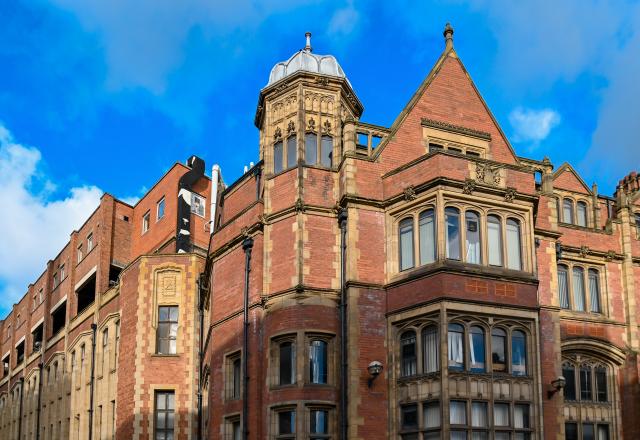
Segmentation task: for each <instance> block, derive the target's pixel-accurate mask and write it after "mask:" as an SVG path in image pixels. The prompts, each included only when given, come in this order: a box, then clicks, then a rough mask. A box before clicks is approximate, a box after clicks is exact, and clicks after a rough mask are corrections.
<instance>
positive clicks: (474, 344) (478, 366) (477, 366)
mask: <svg viewBox="0 0 640 440" xmlns="http://www.w3.org/2000/svg"><path fill="white" fill-rule="evenodd" d="M469 345H470V349H469V354H470V355H471V371H475V372H483V371H485V368H484V362H485V361H484V360H485V348H484V330H482V328H480V327H471V331H470V332H469Z"/></svg>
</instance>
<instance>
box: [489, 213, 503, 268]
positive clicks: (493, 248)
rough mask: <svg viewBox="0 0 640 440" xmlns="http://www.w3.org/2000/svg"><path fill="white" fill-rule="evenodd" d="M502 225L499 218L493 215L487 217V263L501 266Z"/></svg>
mask: <svg viewBox="0 0 640 440" xmlns="http://www.w3.org/2000/svg"><path fill="white" fill-rule="evenodd" d="M501 229H502V227H501V226H500V218H499V217H496V216H495V215H490V216H488V217H487V236H488V237H487V239H488V242H487V245H488V250H489V264H490V265H492V266H502V230H501Z"/></svg>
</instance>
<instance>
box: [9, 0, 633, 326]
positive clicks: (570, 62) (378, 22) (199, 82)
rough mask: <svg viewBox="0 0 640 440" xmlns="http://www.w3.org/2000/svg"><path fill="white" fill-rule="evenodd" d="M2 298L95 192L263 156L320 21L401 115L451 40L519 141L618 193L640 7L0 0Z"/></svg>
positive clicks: (361, 91) (371, 110) (627, 149)
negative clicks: (290, 70) (260, 151)
mask: <svg viewBox="0 0 640 440" xmlns="http://www.w3.org/2000/svg"><path fill="white" fill-rule="evenodd" d="M0 17H2V26H0V66H1V67H0V203H1V204H2V206H3V209H2V211H1V212H0V228H1V229H2V230H3V232H4V233H3V235H4V237H3V239H2V243H0V314H3V312H4V311H6V310H8V309H7V308H10V307H11V304H12V303H13V302H14V301H15V300H16V299H17V298H19V297H20V296H22V295H23V294H24V292H25V291H26V287H27V284H28V283H29V282H30V281H33V280H35V278H36V277H37V276H38V275H39V274H40V273H41V272H42V271H43V270H44V267H45V264H46V261H47V260H48V259H49V258H52V257H54V256H55V255H56V254H57V252H58V251H59V250H60V249H61V247H62V246H63V245H64V243H65V242H66V241H67V239H68V236H69V233H70V232H71V230H72V229H73V228H75V227H77V226H79V225H80V224H81V223H82V222H83V221H84V219H85V218H86V217H87V216H88V215H89V213H90V212H92V211H93V209H95V207H96V206H97V203H98V200H99V197H100V195H101V194H102V192H109V193H111V194H114V195H115V196H117V197H119V198H123V199H126V200H130V201H135V200H136V198H137V197H139V196H140V195H141V194H142V193H143V192H144V191H145V189H146V188H149V187H150V186H151V185H153V183H154V182H155V180H156V179H157V178H158V177H159V176H160V175H161V174H162V173H163V172H164V171H166V170H167V169H168V168H169V167H170V166H171V164H173V162H175V161H184V160H185V159H186V158H187V157H188V156H189V155H191V154H197V155H199V156H201V157H203V158H204V159H205V161H206V163H207V168H208V169H209V168H210V166H211V165H212V164H213V163H219V164H220V165H221V167H222V171H223V175H224V177H225V180H226V181H227V182H228V183H229V182H232V181H233V180H235V179H236V178H237V177H238V176H239V175H240V174H241V173H242V169H243V166H244V165H247V164H248V163H249V162H250V161H256V159H257V148H258V145H257V140H258V133H257V130H256V129H255V127H254V126H253V116H254V112H255V107H256V103H257V98H258V92H259V90H260V88H261V87H263V86H264V85H265V84H266V82H267V79H268V76H269V71H270V69H271V67H272V66H273V64H275V63H276V62H277V61H281V60H284V59H286V58H288V57H289V56H290V55H291V54H292V53H293V52H295V51H296V50H298V49H300V48H301V47H302V46H304V33H305V32H306V31H310V32H312V33H313V39H312V44H313V47H314V51H315V52H317V53H323V54H324V53H330V54H333V55H335V56H336V57H337V58H338V60H339V62H340V64H341V65H342V67H343V68H344V70H345V72H346V73H347V76H348V77H349V79H350V81H351V83H352V85H353V87H354V88H355V90H356V93H357V94H358V96H359V97H360V99H361V101H362V102H363V103H364V106H365V112H364V115H363V118H362V119H363V120H364V121H367V122H371V123H375V124H381V125H387V126H388V125H390V124H391V123H392V122H393V120H394V119H395V117H396V116H397V114H398V113H399V112H400V111H401V110H402V108H403V106H404V105H405V104H406V102H407V101H408V100H409V98H410V97H411V95H412V93H413V92H414V91H415V90H416V88H417V87H418V85H419V84H420V82H421V81H422V80H423V79H424V77H425V76H426V75H427V74H428V72H429V70H430V68H431V67H432V65H433V63H434V62H435V60H436V59H437V57H438V56H439V54H440V53H441V51H442V49H443V40H442V29H443V27H444V24H445V23H446V22H447V21H451V23H452V25H453V26H454V28H455V36H454V39H455V46H456V49H457V51H458V53H459V55H460V56H461V58H462V60H463V61H464V63H465V65H466V67H467V69H468V70H469V72H470V74H471V75H472V77H473V79H474V80H475V82H476V84H477V86H478V87H479V89H480V91H481V92H482V94H483V96H484V98H485V100H486V101H487V103H488V104H489V106H490V107H491V109H492V110H493V112H494V114H495V115H496V117H497V119H498V121H499V122H500V124H501V126H502V128H503V129H504V130H505V132H506V133H507V136H509V138H510V140H511V142H512V143H513V145H514V147H515V149H516V151H517V153H518V154H519V155H523V156H528V157H532V158H536V159H541V158H542V157H544V156H548V157H549V158H550V159H551V160H552V161H553V162H554V163H555V164H556V165H560V164H561V163H562V162H564V161H569V162H571V163H572V164H574V165H575V166H576V168H577V169H578V171H579V172H580V173H582V176H583V177H584V178H585V180H586V181H587V183H588V184H591V183H593V182H594V181H596V182H598V184H599V187H600V192H601V193H604V194H609V195H610V194H612V193H613V190H614V188H615V183H616V182H617V181H618V179H620V178H622V177H623V176H624V175H625V174H627V173H628V172H629V171H631V170H632V169H639V168H640V148H638V142H637V141H636V130H637V127H638V126H639V125H640V124H639V122H640V120H639V119H640V117H639V116H638V115H640V86H639V85H638V83H637V78H640V57H638V54H639V53H640V5H639V4H638V2H628V1H610V2H602V1H589V0H565V1H562V2H556V1H547V0H543V1H528V0H526V1H519V2H513V1H507V0H504V1H500V0H496V1H488V0H487V1H484V0H474V1H469V2H464V1H454V0H452V1H426V0H421V1H403V0H401V1H394V2H388V1H357V0H353V1H339V2H328V1H301V2H295V1H288V0H269V1H265V2H257V1H253V0H236V1H234V2H216V1H211V0H209V1H204V0H191V1H181V2H176V1H172V0H138V1H136V2H132V1H124V0H112V1H109V2H105V1H102V0H82V1H80V0H76V1H74V0H50V1H45V0H30V1H24V2H22V1H13V2H0Z"/></svg>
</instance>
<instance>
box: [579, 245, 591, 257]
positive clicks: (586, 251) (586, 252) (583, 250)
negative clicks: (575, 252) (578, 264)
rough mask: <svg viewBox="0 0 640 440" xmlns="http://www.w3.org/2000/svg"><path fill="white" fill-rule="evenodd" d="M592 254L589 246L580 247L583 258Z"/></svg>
mask: <svg viewBox="0 0 640 440" xmlns="http://www.w3.org/2000/svg"><path fill="white" fill-rule="evenodd" d="M590 252H591V251H590V250H589V246H585V245H582V246H580V256H581V257H582V258H585V257H586V256H587V255H589V253H590Z"/></svg>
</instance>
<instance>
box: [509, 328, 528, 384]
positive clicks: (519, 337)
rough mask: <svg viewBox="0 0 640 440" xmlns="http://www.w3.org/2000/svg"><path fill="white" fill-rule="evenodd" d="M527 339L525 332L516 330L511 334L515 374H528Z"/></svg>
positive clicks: (512, 369) (512, 361) (512, 362)
mask: <svg viewBox="0 0 640 440" xmlns="http://www.w3.org/2000/svg"><path fill="white" fill-rule="evenodd" d="M526 341H527V339H526V337H525V334H524V333H523V332H521V331H520V330H516V331H514V332H513V333H512V336H511V351H512V353H513V355H512V356H511V372H512V373H513V375H514V376H524V375H526V374H527V342H526Z"/></svg>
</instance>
